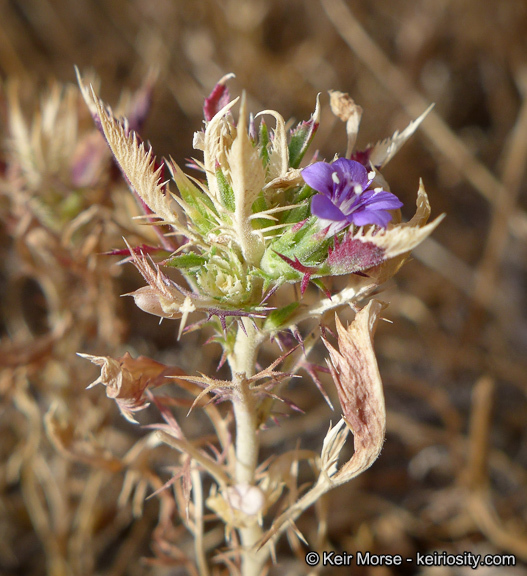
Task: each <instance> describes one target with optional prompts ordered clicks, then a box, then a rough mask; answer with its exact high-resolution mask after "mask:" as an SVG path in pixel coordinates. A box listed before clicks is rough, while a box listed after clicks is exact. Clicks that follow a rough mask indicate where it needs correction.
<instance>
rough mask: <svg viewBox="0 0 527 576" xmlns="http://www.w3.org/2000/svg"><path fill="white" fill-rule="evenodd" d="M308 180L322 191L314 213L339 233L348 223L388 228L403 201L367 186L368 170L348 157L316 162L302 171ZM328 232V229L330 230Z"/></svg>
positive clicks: (313, 200)
mask: <svg viewBox="0 0 527 576" xmlns="http://www.w3.org/2000/svg"><path fill="white" fill-rule="evenodd" d="M302 176H303V178H304V180H305V182H306V183H307V184H308V185H309V186H311V188H313V189H314V190H317V191H318V192H320V194H316V195H315V196H314V197H313V199H312V201H311V213H312V214H313V215H314V216H317V217H318V218H319V219H320V220H321V222H322V223H323V224H324V225H327V224H328V223H329V224H330V229H331V234H336V233H338V231H340V230H342V229H343V228H345V227H346V226H348V225H349V224H354V225H355V226H365V225H368V224H374V225H376V226H380V227H382V228H386V226H387V225H388V223H389V222H390V220H391V219H392V215H391V214H390V213H389V212H388V210H396V209H397V208H400V207H401V206H402V205H403V204H402V202H401V201H400V200H399V199H398V198H397V196H394V195H393V194H392V193H391V192H387V191H386V190H382V189H379V188H378V189H377V190H371V189H368V187H369V185H370V183H371V179H370V178H369V173H368V171H367V169H366V168H365V167H364V166H363V165H362V164H360V163H359V162H356V161H355V160H348V159H346V158H339V159H338V160H335V162H333V163H332V164H328V163H327V162H317V163H316V164H313V165H311V166H308V167H307V168H305V169H304V170H303V171H302ZM328 234H329V232H328Z"/></svg>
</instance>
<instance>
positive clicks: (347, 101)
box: [329, 90, 362, 158]
mask: <svg viewBox="0 0 527 576" xmlns="http://www.w3.org/2000/svg"><path fill="white" fill-rule="evenodd" d="M329 104H330V106H331V111H332V112H333V114H335V116H337V117H338V118H340V119H341V120H342V121H343V122H346V134H347V135H348V147H347V149H346V158H350V157H351V153H352V151H353V147H354V146H355V142H356V141H357V134H358V133H359V126H360V121H361V118H362V108H361V107H360V106H359V105H358V104H355V101H354V100H353V99H352V98H351V97H350V95H349V94H347V93H345V92H339V91H338V90H330V92H329Z"/></svg>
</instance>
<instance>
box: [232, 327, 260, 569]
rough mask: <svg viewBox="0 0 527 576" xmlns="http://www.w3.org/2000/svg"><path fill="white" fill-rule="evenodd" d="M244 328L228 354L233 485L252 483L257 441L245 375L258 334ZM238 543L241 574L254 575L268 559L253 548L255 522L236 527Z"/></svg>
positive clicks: (250, 373)
mask: <svg viewBox="0 0 527 576" xmlns="http://www.w3.org/2000/svg"><path fill="white" fill-rule="evenodd" d="M242 322H243V326H244V328H245V330H243V329H242V328H241V326H240V327H239V328H238V334H237V335H236V343H235V345H234V349H233V352H232V354H231V355H230V356H229V365H230V367H231V371H232V380H233V383H234V385H235V393H234V397H233V407H234V417H235V421H236V471H235V479H236V484H250V485H254V484H255V472H256V467H257V465H258V452H259V447H260V442H259V438H258V429H257V428H258V421H257V414H256V398H255V397H254V393H253V391H252V390H251V389H250V383H249V381H248V378H250V377H251V376H253V374H254V372H255V365H256V357H257V354H258V348H259V346H260V344H261V335H260V334H259V333H258V331H257V329H256V327H255V326H254V325H253V323H252V322H251V321H250V320H247V319H245V318H243V319H242ZM239 533H240V539H241V542H242V574H243V576H258V575H259V574H260V573H261V572H262V568H263V566H264V564H265V562H266V560H267V558H268V555H269V552H268V549H267V548H266V547H264V548H262V549H261V550H259V551H258V550H256V549H255V544H256V543H257V542H258V541H259V540H260V538H261V536H262V529H261V527H260V526H259V525H258V524H257V523H256V519H255V522H254V524H252V525H250V526H245V527H243V528H239Z"/></svg>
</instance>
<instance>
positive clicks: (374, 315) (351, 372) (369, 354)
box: [323, 300, 386, 484]
mask: <svg viewBox="0 0 527 576" xmlns="http://www.w3.org/2000/svg"><path fill="white" fill-rule="evenodd" d="M385 307H386V305H385V304H384V303H382V302H380V301H379V300H372V301H371V302H370V303H369V304H368V306H366V307H365V308H364V309H363V310H361V311H360V312H359V313H358V314H357V316H356V317H355V320H354V321H353V322H352V323H351V324H350V326H349V327H348V328H344V327H343V326H342V324H341V322H340V320H339V319H338V317H336V326H337V339H338V350H336V349H335V348H333V346H331V344H330V343H329V342H328V341H327V340H326V339H325V338H324V339H323V340H324V344H325V346H326V348H327V349H328V352H329V355H330V363H329V369H330V371H331V376H332V377H333V381H334V383H335V386H336V388H337V392H338V396H339V400H340V405H341V408H342V413H343V415H344V419H345V421H346V423H347V425H348V426H349V428H350V429H351V431H352V432H353V439H354V447H355V453H354V454H353V457H352V458H351V460H350V461H349V462H347V463H346V464H345V465H344V466H343V467H342V468H341V469H340V470H339V471H338V472H337V473H336V474H335V475H334V476H333V478H332V479H333V480H336V481H337V482H338V483H339V484H340V483H342V482H347V481H348V480H350V479H351V478H353V477H354V476H357V475H358V474H360V473H361V472H363V471H364V470H366V468H369V467H370V466H371V465H372V464H373V462H374V461H375V460H376V458H377V456H378V455H379V453H380V451H381V448H382V444H383V441H384V432H385V427H386V413H385V408H384V395H383V390H382V382H381V377H380V374H379V369H378V367H377V359H376V358H375V352H374V350H373V334H374V332H375V326H376V324H377V320H378V318H379V314H380V313H381V311H382V310H383V309H384V308H385Z"/></svg>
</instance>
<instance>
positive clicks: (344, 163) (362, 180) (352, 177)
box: [330, 158, 369, 190]
mask: <svg viewBox="0 0 527 576" xmlns="http://www.w3.org/2000/svg"><path fill="white" fill-rule="evenodd" d="M330 166H331V167H332V168H333V172H337V175H338V177H339V179H340V180H341V182H342V183H344V182H346V183H347V184H351V182H354V183H356V184H360V186H361V187H362V189H363V190H364V189H365V188H366V186H368V184H369V179H368V171H367V170H366V168H364V166H363V165H362V164H359V163H358V162H355V161H353V160H347V159H346V158H339V159H338V160H335V162H333V163H332V164H330Z"/></svg>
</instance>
